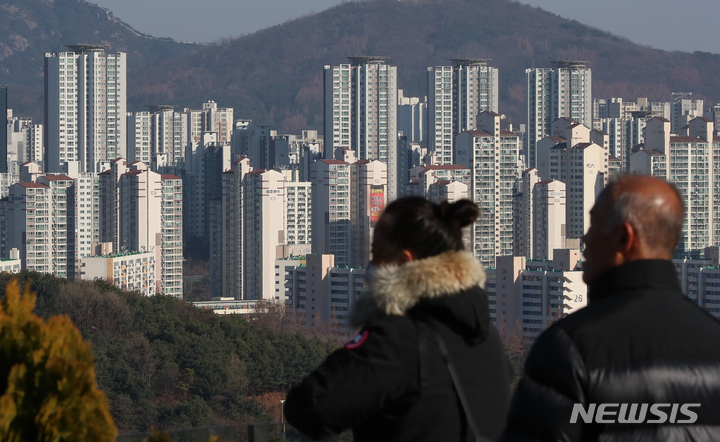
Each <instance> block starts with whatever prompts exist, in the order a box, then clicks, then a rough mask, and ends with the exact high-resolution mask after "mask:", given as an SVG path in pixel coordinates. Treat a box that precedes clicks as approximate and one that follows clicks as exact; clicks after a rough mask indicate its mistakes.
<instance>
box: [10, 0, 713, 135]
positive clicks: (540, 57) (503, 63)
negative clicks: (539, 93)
mask: <svg viewBox="0 0 720 442" xmlns="http://www.w3.org/2000/svg"><path fill="white" fill-rule="evenodd" d="M6 1H9V0H6ZM14 1H15V2H19V0H14ZM28 1H29V2H34V3H37V2H41V0H28ZM55 2H57V3H65V4H70V3H72V0H55ZM77 3H81V4H82V3H84V2H82V1H80V2H77ZM0 6H1V4H0ZM101 9H103V8H101ZM110 15H111V14H108V16H110ZM96 26H97V25H96ZM128 26H129V25H128ZM0 31H1V30H0ZM93 32H95V31H93ZM117 32H119V31H116V33H117ZM125 32H129V31H127V30H126V31H125ZM135 32H137V31H135ZM1 35H2V32H0V36H1ZM95 35H100V36H101V38H102V37H104V34H102V33H99V32H98V33H96V34H95ZM134 38H135V39H134V40H132V43H134V44H136V43H139V42H140V40H138V39H139V38H140V37H137V36H135V37H134ZM129 43H130V40H128V44H129ZM168 44H170V43H168ZM170 45H171V46H172V45H182V44H181V43H177V42H172V44H170ZM173 48H175V49H173V50H172V51H166V52H163V53H161V54H158V53H157V49H154V48H149V47H148V46H147V45H145V46H137V47H130V49H132V50H133V51H134V54H138V56H140V60H139V61H136V62H134V63H130V60H132V54H131V53H128V60H129V62H128V64H129V68H128V109H129V110H133V111H137V110H143V109H144V107H143V106H144V105H146V104H152V103H174V104H176V105H178V106H179V107H193V108H199V107H200V106H201V104H202V102H203V101H205V100H208V99H212V100H215V101H216V102H217V103H218V105H219V106H224V107H233V108H234V109H235V117H236V118H252V119H253V120H255V121H257V122H259V123H261V124H268V125H271V126H273V127H276V128H278V129H279V130H280V131H281V132H288V133H292V132H297V131H299V130H301V129H306V128H315V129H319V128H321V126H322V67H323V65H324V64H338V63H344V62H345V59H344V57H345V56H349V55H361V54H370V55H384V56H389V57H391V58H390V60H389V61H388V62H389V63H390V64H393V65H396V66H398V87H399V88H401V89H404V91H405V95H406V96H424V95H425V94H426V90H425V89H426V84H425V83H426V80H425V78H426V77H425V75H426V74H425V72H426V68H427V67H428V66H436V65H444V64H447V63H448V62H447V59H450V58H488V59H492V61H491V62H490V63H489V64H490V65H491V66H494V67H497V68H498V69H499V70H500V109H499V110H500V113H503V114H507V115H508V118H509V119H510V120H511V121H513V122H515V123H519V122H523V120H524V119H525V115H524V114H525V87H526V86H525V69H526V68H530V67H542V66H548V65H549V64H548V60H555V59H566V60H578V59H581V60H589V61H590V64H589V66H590V67H591V68H592V69H593V91H594V95H595V96H598V97H610V96H618V97H622V98H624V99H632V100H634V99H635V98H637V97H648V98H650V99H651V100H655V101H660V100H669V99H670V92H671V91H680V90H682V91H686V90H687V91H692V92H693V98H703V99H706V100H708V99H709V98H713V97H716V96H717V92H716V89H717V85H718V84H719V83H720V55H717V54H710V53H705V52H695V53H685V52H678V51H675V52H668V51H663V50H659V49H653V48H650V47H647V46H641V45H637V44H634V43H632V42H630V41H629V40H628V39H627V38H624V37H618V36H615V35H612V34H610V33H608V32H605V31H602V30H599V29H597V28H593V27H590V26H586V25H583V24H581V23H579V22H577V21H574V20H566V19H564V18H562V17H559V16H557V15H556V14H552V13H550V12H547V11H543V10H541V9H539V8H535V7H533V6H529V5H524V4H521V3H519V2H515V1H510V0H445V1H443V2H440V3H439V2H408V1H403V2H399V1H389V0H369V1H363V2H347V3H343V4H340V5H337V6H334V7H332V8H329V9H327V10H325V11H322V12H320V13H316V14H310V15H305V16H302V17H299V18H297V19H294V20H290V21H287V22H285V23H283V24H278V25H274V26H271V27H268V28H265V29H262V30H259V31H256V32H253V33H251V34H248V35H245V36H242V37H239V38H236V39H232V40H227V41H224V42H223V43H221V44H218V45H211V46H200V45H192V47H191V48H189V49H188V50H180V49H176V48H177V47H176V46H173ZM186 49H187V48H186ZM56 50H57V49H56ZM111 50H118V49H117V48H116V47H113V48H111ZM143 50H148V51H149V55H145V54H144V53H143ZM152 50H155V51H156V52H155V53H153V52H152ZM41 55H42V54H41ZM39 68H40V70H42V63H40V64H39ZM2 81H3V78H2V73H1V72H0V82H2ZM35 96H36V97H37V94H36V95H35ZM39 98H40V103H39V104H40V106H41V105H42V96H41V93H40V97H39ZM709 103H710V102H709V101H708V102H707V104H709Z"/></svg>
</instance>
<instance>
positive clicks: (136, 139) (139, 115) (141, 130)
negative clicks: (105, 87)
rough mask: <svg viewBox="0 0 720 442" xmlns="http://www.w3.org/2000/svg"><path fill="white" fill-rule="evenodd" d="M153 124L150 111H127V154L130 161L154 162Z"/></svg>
mask: <svg viewBox="0 0 720 442" xmlns="http://www.w3.org/2000/svg"><path fill="white" fill-rule="evenodd" d="M152 129H153V125H152V116H151V115H150V112H147V111H144V112H135V113H133V112H128V113H127V130H128V135H127V155H128V161H131V162H132V161H142V162H143V163H145V164H150V163H152V153H153V152H152V146H153V142H152V140H153V132H152Z"/></svg>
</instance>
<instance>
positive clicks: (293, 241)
mask: <svg viewBox="0 0 720 442" xmlns="http://www.w3.org/2000/svg"><path fill="white" fill-rule="evenodd" d="M311 222H312V184H311V183H310V182H309V181H308V182H302V181H294V180H288V179H287V178H286V180H285V229H284V230H285V244H287V245H299V244H307V245H310V244H312V224H311Z"/></svg>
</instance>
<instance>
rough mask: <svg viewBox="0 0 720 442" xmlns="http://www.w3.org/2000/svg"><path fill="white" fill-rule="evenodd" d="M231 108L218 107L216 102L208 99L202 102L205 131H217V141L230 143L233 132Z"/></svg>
mask: <svg viewBox="0 0 720 442" xmlns="http://www.w3.org/2000/svg"><path fill="white" fill-rule="evenodd" d="M233 113H234V111H233V108H231V107H218V106H217V103H216V102H214V101H212V100H209V101H206V102H205V103H203V114H204V118H205V121H204V124H203V130H204V131H206V132H217V134H218V142H220V143H223V144H230V141H231V140H232V133H233Z"/></svg>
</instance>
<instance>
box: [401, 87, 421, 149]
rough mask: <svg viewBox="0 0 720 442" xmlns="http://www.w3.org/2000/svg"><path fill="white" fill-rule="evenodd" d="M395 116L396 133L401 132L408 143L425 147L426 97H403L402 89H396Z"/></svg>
mask: <svg viewBox="0 0 720 442" xmlns="http://www.w3.org/2000/svg"><path fill="white" fill-rule="evenodd" d="M397 115H398V132H402V134H403V136H405V137H407V141H408V142H411V143H422V144H423V145H427V136H428V135H427V125H428V108H427V97H425V98H424V99H420V98H418V97H405V96H403V91H402V89H398V114H397Z"/></svg>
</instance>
